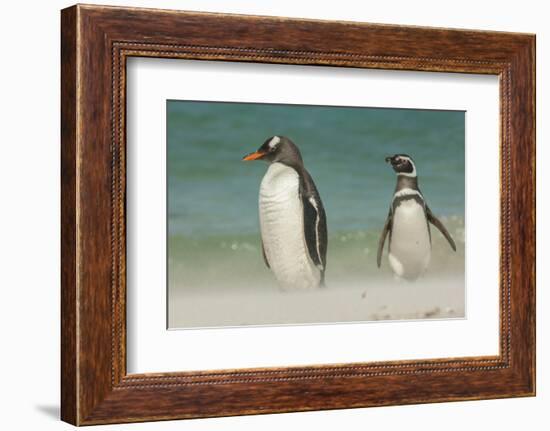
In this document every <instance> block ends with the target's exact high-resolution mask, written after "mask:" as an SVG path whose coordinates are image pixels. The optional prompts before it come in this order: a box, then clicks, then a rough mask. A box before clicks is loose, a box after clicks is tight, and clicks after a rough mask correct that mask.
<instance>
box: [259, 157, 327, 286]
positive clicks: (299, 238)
mask: <svg viewBox="0 0 550 431" xmlns="http://www.w3.org/2000/svg"><path fill="white" fill-rule="evenodd" d="M299 189H300V180H299V177H298V173H297V172H296V171H295V170H294V169H292V168H290V167H288V166H286V165H283V164H281V163H273V164H271V165H270V166H269V169H268V170H267V173H266V174H265V176H264V178H263V180H262V183H261V186H260V198H259V207H260V208H259V209H260V229H261V234H262V241H263V245H264V251H265V255H266V258H267V261H268V262H269V266H270V268H271V270H272V271H273V273H274V274H275V277H276V278H277V281H278V282H279V284H280V285H281V286H282V287H283V288H310V287H317V286H319V283H320V280H321V273H320V271H319V269H318V268H317V267H316V266H315V264H314V263H313V261H312V260H311V258H310V257H309V253H308V250H307V245H306V242H305V236H304V211H303V208H302V202H301V199H300V193H299Z"/></svg>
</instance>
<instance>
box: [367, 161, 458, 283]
mask: <svg viewBox="0 0 550 431" xmlns="http://www.w3.org/2000/svg"><path fill="white" fill-rule="evenodd" d="M386 163H391V166H392V168H393V170H394V171H395V173H396V174H397V185H396V186H395V192H394V195H393V201H392V203H391V205H390V211H389V214H388V218H387V219H386V224H385V225H384V229H383V230H382V235H381V237H380V241H379V243H378V255H377V264H378V267H379V268H380V263H381V260H382V251H383V249H384V242H385V240H386V236H387V235H388V233H389V235H390V240H389V245H388V260H389V262H390V266H391V268H392V270H393V272H394V274H395V275H396V276H397V277H398V278H404V279H406V280H411V281H412V280H415V279H417V278H418V277H419V276H420V275H422V274H423V273H424V271H425V270H426V268H427V267H428V264H429V263H430V256H431V249H432V244H431V240H432V238H431V233H430V225H429V223H431V224H433V225H434V226H435V227H436V228H437V229H439V231H440V232H441V233H442V234H443V236H444V237H445V238H446V239H447V241H449V244H450V245H451V248H452V249H453V250H454V251H456V245H455V242H454V241H453V238H452V237H451V235H450V234H449V232H448V231H447V229H445V226H443V223H441V221H439V220H438V219H437V218H436V217H435V216H434V215H433V213H432V212H431V210H430V208H429V207H428V205H427V204H426V201H425V200H424V196H423V195H422V193H421V192H420V189H419V188H418V178H417V176H416V167H415V165H414V161H413V159H412V158H411V157H410V156H408V155H406V154H396V155H394V156H393V157H386Z"/></svg>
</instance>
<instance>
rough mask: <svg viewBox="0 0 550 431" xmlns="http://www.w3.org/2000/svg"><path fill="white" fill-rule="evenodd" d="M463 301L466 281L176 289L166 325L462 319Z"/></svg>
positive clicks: (393, 281)
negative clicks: (286, 288) (290, 288)
mask: <svg viewBox="0 0 550 431" xmlns="http://www.w3.org/2000/svg"><path fill="white" fill-rule="evenodd" d="M258 289H262V290H263V292H262V294H258V293H259V292H258ZM464 301H465V297H464V280H463V279H462V278H458V277H452V278H451V277H449V278H435V277H434V278H426V279H423V280H420V281H417V282H414V283H410V282H405V281H396V280H392V279H390V280H384V279H383V278H381V279H379V280H374V281H370V282H368V283H361V282H349V283H342V284H340V285H329V286H327V287H325V288H320V289H315V290H294V291H281V290H280V289H278V288H277V287H276V286H258V287H257V288H255V289H254V288H246V287H245V288H242V287H241V288H235V289H231V291H230V292H227V291H226V292H225V293H222V292H220V291H218V292H212V291H210V292H193V293H191V292H185V294H178V292H177V291H175V292H173V294H172V295H171V300H170V303H169V327H170V328H173V329H175V328H190V327H195V328H196V327H215V326H241V325H255V326H258V325H281V324H311V323H319V322H323V323H338V322H342V321H345V322H354V321H355V322H365V321H380V320H385V321H386V320H387V321H391V320H403V319H406V320H407V319H441V318H461V317H464V316H465V303H464ZM343 316H345V318H343ZM214 322H215V323H214Z"/></svg>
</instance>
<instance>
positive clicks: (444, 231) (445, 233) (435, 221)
mask: <svg viewBox="0 0 550 431" xmlns="http://www.w3.org/2000/svg"><path fill="white" fill-rule="evenodd" d="M426 216H427V217H428V221H429V222H430V223H431V224H433V225H434V226H435V227H436V228H438V229H439V231H440V232H441V233H442V234H443V236H444V237H445V239H447V241H449V244H450V245H451V248H452V249H453V251H456V244H455V242H454V240H453V238H452V237H451V234H450V233H449V232H448V231H447V229H446V228H445V226H443V223H441V221H440V220H439V219H438V218H437V217H436V216H434V215H433V213H432V211H431V210H430V208H429V207H428V205H426Z"/></svg>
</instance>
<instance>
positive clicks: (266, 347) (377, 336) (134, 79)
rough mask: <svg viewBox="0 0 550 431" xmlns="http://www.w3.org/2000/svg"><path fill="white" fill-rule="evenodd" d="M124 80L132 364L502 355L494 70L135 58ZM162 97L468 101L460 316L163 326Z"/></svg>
mask: <svg viewBox="0 0 550 431" xmlns="http://www.w3.org/2000/svg"><path fill="white" fill-rule="evenodd" d="M203 82H207V83H208V85H207V86H205V85H200V83H203ZM127 83H128V99H127V101H128V119H127V124H128V158H127V161H128V178H129V180H128V199H127V200H128V220H127V228H128V240H127V245H128V263H127V268H128V283H127V285H128V293H127V298H128V372H129V373H143V372H159V371H160V372H162V371H188V370H203V369H223V368H247V367H268V366H270V367H271V366H275V367H277V366H285V365H306V364H331V363H332V364H335V363H345V362H363V361H364V362H368V361H384V360H404V359H426V358H442V357H460V356H491V355H497V354H498V332H499V331H498V325H499V316H498V307H499V295H498V284H499V283H498V280H499V272H498V269H499V268H498V264H499V254H498V252H497V250H498V241H499V228H498V224H497V223H495V222H494V221H495V219H498V216H499V199H498V193H495V190H498V189H499V182H498V180H499V146H498V137H499V132H500V130H499V117H498V114H499V104H498V91H499V84H498V78H497V77H495V76H488V75H466V74H457V73H427V72H406V71H380V70H361V69H349V68H346V69H344V68H334V67H332V68H329V67H315V68H312V67H308V66H301V67H298V66H287V65H273V64H263V65H257V64H237V63H230V64H228V63H227V62H225V63H224V62H201V61H188V60H174V59H151V58H145V59H144V58H141V59H131V60H130V62H129V64H128V77H127ZM266 83H269V84H266ZM320 88H322V89H323V91H322V92H320V91H319V89H320ZM358 89H359V90H358ZM167 99H177V100H182V99H190V100H214V101H215V100H223V101H231V102H258V103H261V102H271V103H306V104H318V105H329V104H330V105H339V106H376V107H400V108H424V109H435V108H438V109H449V110H458V111H466V115H465V116H466V127H465V129H466V137H465V138H466V171H467V172H466V226H467V229H466V235H467V238H466V248H467V249H466V277H465V279H466V286H467V287H466V289H467V292H466V300H467V302H466V311H467V319H441V320H433V321H415V322H392V323H389V322H369V323H361V324H360V323H357V322H356V323H348V324H343V323H342V324H332V325H300V326H272V327H267V328H265V327H264V328H222V329H215V330H214V329H210V330H204V329H202V330H201V329H194V330H190V329H188V330H180V331H177V330H172V331H166V296H165V293H166V291H165V290H163V289H162V288H163V287H164V286H165V283H166V280H167V274H166V270H167V268H166V255H165V253H166V193H165V190H166V152H165V150H166V147H165V146H163V145H158V143H159V142H160V143H163V142H166V100H167ZM480 208H483V211H480ZM419 287H420V286H419ZM357 340H361V342H360V343H357ZM381 340H383V342H381ZM304 345H307V349H303V348H300V346H304Z"/></svg>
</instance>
